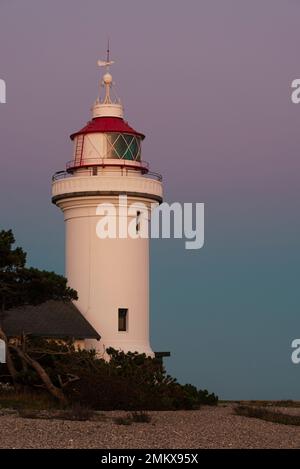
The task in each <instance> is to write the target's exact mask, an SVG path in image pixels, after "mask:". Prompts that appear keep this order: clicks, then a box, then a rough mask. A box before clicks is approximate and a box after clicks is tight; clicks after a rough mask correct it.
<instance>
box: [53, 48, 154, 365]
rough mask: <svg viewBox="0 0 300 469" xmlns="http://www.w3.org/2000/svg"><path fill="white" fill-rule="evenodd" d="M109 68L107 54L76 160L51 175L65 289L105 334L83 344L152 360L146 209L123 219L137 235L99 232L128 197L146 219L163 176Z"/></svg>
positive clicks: (76, 136) (78, 136)
mask: <svg viewBox="0 0 300 469" xmlns="http://www.w3.org/2000/svg"><path fill="white" fill-rule="evenodd" d="M112 63H113V62H111V61H110V60H109V54H108V57H107V60H106V61H98V65H99V66H100V67H102V66H103V67H104V69H105V73H104V75H103V77H102V80H101V82H100V83H101V85H102V86H103V87H104V97H103V98H102V99H101V97H100V96H99V97H98V98H97V100H96V102H95V104H94V106H93V108H92V119H91V121H90V122H88V123H87V125H86V126H85V127H83V128H82V129H81V130H79V131H78V132H75V133H73V134H72V135H71V140H72V141H73V145H74V151H73V158H72V160H71V161H70V162H68V163H67V166H66V170H65V171H59V172H57V173H56V174H55V175H54V176H53V184H52V201H53V203H54V204H56V205H57V206H58V207H59V208H60V209H61V210H62V211H63V214H64V219H65V231H66V243H65V247H66V277H67V279H68V284H69V285H70V286H71V287H72V288H74V289H75V290H77V292H78V301H77V302H76V306H77V307H78V309H79V310H80V311H81V313H82V314H83V315H84V316H85V317H86V319H87V320H88V321H89V322H90V323H91V324H92V326H93V327H94V328H95V329H96V331H97V332H98V333H99V334H100V336H101V340H100V342H97V341H95V340H88V341H86V342H87V343H86V346H87V347H89V348H96V349H97V351H98V352H100V353H103V354H105V350H106V349H107V348H108V347H113V348H115V349H117V350H123V351H124V352H128V351H132V352H134V351H137V352H139V353H146V354H147V355H151V356H153V352H152V349H151V346H150V341H149V239H148V238H146V237H139V227H140V222H139V220H140V217H141V216H146V215H145V213H141V212H143V210H142V209H141V210H136V212H135V213H132V211H131V213H130V216H129V217H126V226H127V225H129V224H130V223H131V226H132V224H133V223H135V224H136V234H137V236H136V237H130V236H127V237H125V236H124V233H123V235H122V236H120V233H119V232H118V233H117V236H116V237H115V238H114V239H113V238H108V237H106V238H99V236H98V235H97V224H98V222H99V219H100V215H99V208H98V207H99V205H100V204H102V206H103V204H110V205H108V206H112V205H113V207H114V208H115V213H114V214H113V215H110V216H112V217H116V219H118V220H120V217H121V218H122V217H123V216H124V213H125V212H124V210H125V207H122V203H123V202H122V201H124V199H127V204H128V205H131V204H134V206H138V203H142V204H144V206H146V207H147V209H148V210H147V213H148V215H147V216H148V217H149V213H150V207H153V203H156V204H158V203H160V202H161V201H162V183H161V177H160V176H159V175H157V174H156V173H152V172H150V171H149V166H148V164H147V163H146V162H145V161H143V160H142V156H141V142H142V140H143V139H144V135H143V134H141V133H139V132H137V131H136V130H134V129H133V128H132V127H130V126H129V125H128V123H127V122H126V121H125V120H124V118H123V106H122V104H121V102H120V100H119V99H115V98H113V97H112V91H113V90H112V88H113V81H112V76H111V74H110V72H109V66H110V65H111V64H112ZM120 196H122V197H121V198H120ZM124 196H126V197H124ZM120 199H121V204H120ZM111 204H112V205H111ZM114 221H116V226H118V223H119V222H118V221H117V220H114Z"/></svg>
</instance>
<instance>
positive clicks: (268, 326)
mask: <svg viewBox="0 0 300 469" xmlns="http://www.w3.org/2000/svg"><path fill="white" fill-rule="evenodd" d="M299 21H300V4H299V2H298V1H296V0H280V1H279V0H247V1H246V0H187V1H186V2H182V1H178V0H164V1H155V0H154V1H152V2H147V1H145V0H143V1H141V0H126V2H125V1H121V0H119V1H114V0H112V1H110V2H105V1H99V0H97V1H96V0H87V1H85V2H83V1H79V0H72V1H71V0H61V1H58V0H52V1H50V0H44V1H40V0H26V1H24V0H23V1H21V0H7V1H5V0H0V78H2V79H5V80H6V83H7V104H6V105H0V124H1V127H0V141H1V166H2V170H1V173H0V187H1V196H2V197H1V198H0V213H1V227H3V228H10V227H12V228H13V229H14V231H15V235H16V238H17V241H18V243H19V244H21V245H22V246H24V248H25V249H26V250H27V251H28V255H29V256H28V259H29V263H30V264H33V265H35V266H37V267H40V268H46V269H51V270H52V269H53V270H56V271H57V272H63V269H64V262H63V257H64V239H63V219H62V216H61V214H60V213H59V211H58V209H57V208H56V207H54V206H52V205H51V203H50V181H51V175H52V173H54V172H55V171H57V170H60V169H63V168H64V164H65V162H66V161H68V160H69V159H70V158H71V152H72V147H71V143H70V141H69V139H68V136H69V134H70V133H72V132H74V131H76V130H78V129H79V128H81V127H82V126H83V125H84V124H85V122H86V121H87V120H88V119H89V118H90V112H89V109H90V107H91V104H92V103H93V101H94V99H95V97H96V93H97V80H98V77H99V70H97V67H96V60H97V59H98V58H104V57H105V49H106V41H107V35H109V36H110V41H111V55H112V58H113V59H115V60H116V64H115V65H114V67H113V69H112V73H113V76H114V80H115V81H116V87H117V91H118V94H119V96H120V97H121V98H122V101H123V103H124V105H125V113H126V118H127V119H128V121H129V123H130V124H131V125H132V126H134V127H135V128H136V129H137V130H140V131H142V132H144V133H145V134H146V136H147V138H146V140H145V143H144V146H143V158H144V159H145V160H146V161H149V162H150V164H151V168H152V169H153V170H154V171H159V172H161V173H162V174H163V176H164V184H165V198H166V200H168V201H174V200H177V201H182V202H190V201H194V202H204V203H205V204H206V241H205V248H203V249H202V250H201V251H199V252H197V253H195V252H194V253H191V252H187V251H184V247H183V243H180V242H173V243H172V242H171V243H169V244H168V245H166V242H165V241H162V242H155V243H153V246H152V271H151V272H152V300H151V307H152V342H153V345H154V348H155V349H156V350H170V351H171V352H172V358H170V359H169V361H168V362H167V363H168V369H169V371H171V372H172V373H173V374H175V375H176V376H177V377H178V378H179V379H180V380H181V381H190V382H193V383H195V384H197V385H199V386H201V387H208V388H209V389H211V390H212V391H215V392H217V393H219V394H220V395H221V396H222V397H224V398H278V399H280V398H289V397H291V398H298V399H299V398H300V365H299V367H297V366H295V365H292V364H291V361H290V352H291V350H290V342H291V340H292V339H293V338H296V337H300V315H299V299H300V298H299V285H298V284H299V260H300V259H299V257H300V256H299V239H300V238H299V235H300V223H299V208H300V207H299V183H298V179H299V169H300V160H299V150H300V132H299V123H300V105H298V106H297V105H295V104H292V102H291V100H290V92H291V90H290V84H291V82H292V80H293V79H294V78H299V77H300V60H299V43H300V28H299ZM170 324H171V327H170Z"/></svg>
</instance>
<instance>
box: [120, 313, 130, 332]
mask: <svg viewBox="0 0 300 469" xmlns="http://www.w3.org/2000/svg"><path fill="white" fill-rule="evenodd" d="M127 321H128V309H127V308H119V324H118V330H119V331H120V332H126V331H127Z"/></svg>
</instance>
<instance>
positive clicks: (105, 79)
mask: <svg viewBox="0 0 300 469" xmlns="http://www.w3.org/2000/svg"><path fill="white" fill-rule="evenodd" d="M103 82H104V84H105V85H110V84H111V83H112V76H111V74H110V73H105V75H103Z"/></svg>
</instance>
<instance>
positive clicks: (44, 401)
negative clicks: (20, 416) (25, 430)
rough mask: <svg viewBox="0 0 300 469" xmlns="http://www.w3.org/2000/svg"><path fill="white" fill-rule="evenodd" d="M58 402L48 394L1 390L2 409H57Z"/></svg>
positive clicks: (0, 405) (0, 403)
mask: <svg viewBox="0 0 300 469" xmlns="http://www.w3.org/2000/svg"><path fill="white" fill-rule="evenodd" d="M57 407H58V404H57V403H56V402H55V401H54V400H53V399H52V398H51V397H49V396H48V395H47V394H44V393H41V394H39V393H32V392H21V391H20V392H16V391H14V392H11V391H8V392H6V391H2V392H0V408H2V409H15V410H20V409H33V410H45V409H55V408H57Z"/></svg>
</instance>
